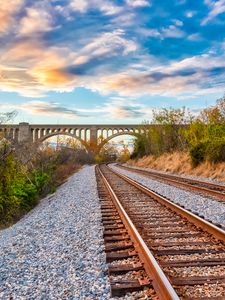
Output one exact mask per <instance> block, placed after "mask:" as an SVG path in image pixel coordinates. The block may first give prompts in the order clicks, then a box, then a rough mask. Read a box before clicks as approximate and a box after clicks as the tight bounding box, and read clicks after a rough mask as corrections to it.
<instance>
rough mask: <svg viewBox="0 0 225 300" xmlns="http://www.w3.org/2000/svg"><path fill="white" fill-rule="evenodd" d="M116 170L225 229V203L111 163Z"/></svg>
mask: <svg viewBox="0 0 225 300" xmlns="http://www.w3.org/2000/svg"><path fill="white" fill-rule="evenodd" d="M111 167H112V168H113V169H115V170H116V171H118V172H120V173H122V174H124V175H127V176H129V177H130V178H132V179H134V180H136V181H137V182H139V183H141V184H143V185H145V186H146V187H148V188H150V189H152V190H153V191H155V192H156V193H159V194H160V195H162V196H164V197H166V198H168V199H170V200H171V201H173V202H175V203H177V204H179V205H181V206H183V207H185V208H186V209H188V210H190V211H192V212H193V213H197V214H199V215H201V216H203V217H204V218H205V219H206V220H208V221H210V222H212V223H214V224H217V225H221V226H222V227H223V229H225V204H224V203H221V202H218V201H216V200H214V199H210V198H208V197H203V196H200V195H198V194H194V193H192V192H188V191H185V190H182V189H180V188H177V187H172V186H171V185H168V184H164V183H161V182H158V181H156V180H152V179H150V178H146V177H145V176H143V175H140V174H134V173H133V172H131V171H127V170H123V169H121V168H119V167H116V166H115V165H111Z"/></svg>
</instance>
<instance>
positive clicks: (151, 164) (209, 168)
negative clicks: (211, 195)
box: [128, 152, 225, 182]
mask: <svg viewBox="0 0 225 300" xmlns="http://www.w3.org/2000/svg"><path fill="white" fill-rule="evenodd" d="M128 164H129V165H132V166H138V167H143V168H151V169H155V170H159V171H166V172H171V173H178V174H186V175H195V176H202V177H206V178H211V179H217V180H220V181H224V182H225V162H224V163H218V164H213V163H210V162H204V163H202V164H201V165H199V166H198V167H196V168H193V167H192V165H191V159H190V157H189V155H188V153H184V152H174V153H166V154H163V155H161V156H159V157H156V156H153V155H150V156H144V157H142V158H140V159H138V160H137V161H135V160H130V161H129V162H128Z"/></svg>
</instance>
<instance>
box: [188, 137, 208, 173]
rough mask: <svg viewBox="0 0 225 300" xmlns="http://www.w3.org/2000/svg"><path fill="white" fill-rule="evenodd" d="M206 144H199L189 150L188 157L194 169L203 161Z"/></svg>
mask: <svg viewBox="0 0 225 300" xmlns="http://www.w3.org/2000/svg"><path fill="white" fill-rule="evenodd" d="M206 145H207V144H206V143H199V144H197V145H195V146H192V148H191V149H190V156H191V161H192V165H193V166H194V167H196V166H198V165H199V164H200V163H202V162H203V161H204V159H205V153H206Z"/></svg>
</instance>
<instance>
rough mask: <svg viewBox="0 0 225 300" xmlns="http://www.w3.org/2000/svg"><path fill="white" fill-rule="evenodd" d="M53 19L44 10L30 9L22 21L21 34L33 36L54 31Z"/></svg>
mask: <svg viewBox="0 0 225 300" xmlns="http://www.w3.org/2000/svg"><path fill="white" fill-rule="evenodd" d="M52 23H53V20H52V17H51V15H50V13H49V12H48V11H47V10H46V9H44V8H38V7H29V8H27V9H26V16H25V17H23V18H22V19H21V22H20V29H19V32H20V34H22V35H31V34H35V33H39V32H45V31H50V30H52V28H53V27H52Z"/></svg>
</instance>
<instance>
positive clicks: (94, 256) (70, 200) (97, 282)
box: [0, 167, 109, 300]
mask: <svg viewBox="0 0 225 300" xmlns="http://www.w3.org/2000/svg"><path fill="white" fill-rule="evenodd" d="M106 270H107V266H106V263H105V252H104V242H103V238H102V225H101V212H100V204H99V201H98V195H97V188H96V179H95V172H94V167H84V168H83V169H82V170H81V171H80V172H78V173H76V174H74V175H73V176H72V177H70V179H69V180H68V182H67V183H65V184H64V185H62V186H61V187H60V188H59V189H58V190H57V192H56V193H55V194H54V195H53V196H51V197H49V198H48V197H47V198H45V199H43V200H42V201H41V203H40V204H39V205H38V206H37V207H36V208H35V209H34V210H32V211H31V212H30V213H29V214H28V215H27V216H26V217H24V218H23V219H22V220H20V221H19V222H18V223H17V224H15V225H14V226H12V227H10V228H8V229H6V230H3V231H1V232H0V299H4V300H14V299H16V300H17V299H18V300H19V299H20V300H28V299H29V300H34V299H35V300H39V299H40V300H41V299H42V300H43V299H44V300H55V299H60V300H63V299H66V300H68V299H71V300H72V299H73V300H76V299H77V300H78V299H79V300H84V299H85V300H89V299H98V300H101V299H102V300H103V299H104V300H105V299H109V284H108V277H107V272H106Z"/></svg>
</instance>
